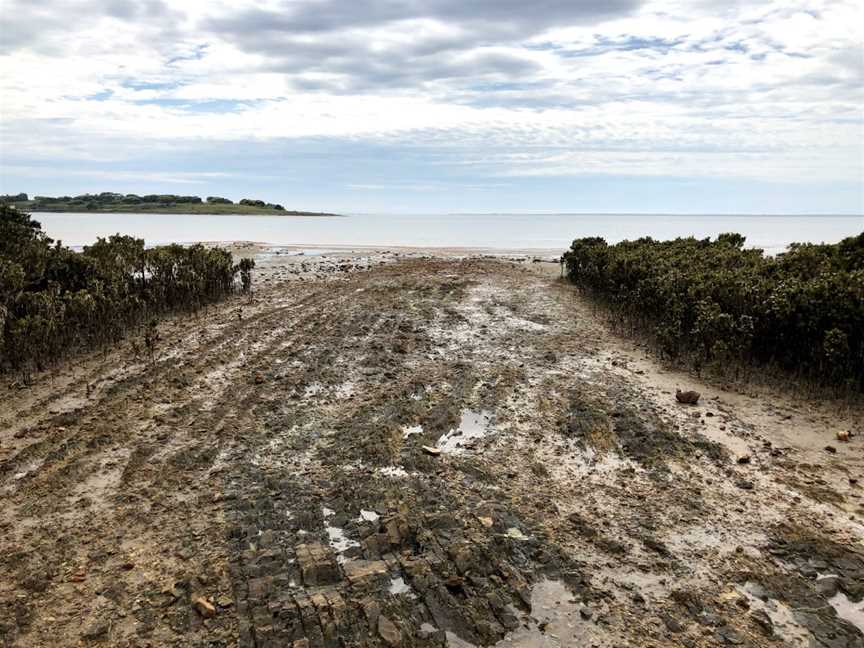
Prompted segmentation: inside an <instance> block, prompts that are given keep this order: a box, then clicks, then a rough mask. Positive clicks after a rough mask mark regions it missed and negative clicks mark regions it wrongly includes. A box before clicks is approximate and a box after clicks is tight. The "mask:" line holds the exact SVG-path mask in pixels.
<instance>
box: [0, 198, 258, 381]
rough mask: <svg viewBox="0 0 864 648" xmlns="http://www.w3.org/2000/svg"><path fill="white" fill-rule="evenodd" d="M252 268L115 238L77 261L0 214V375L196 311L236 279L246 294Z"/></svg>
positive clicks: (37, 231) (20, 218) (225, 256)
mask: <svg viewBox="0 0 864 648" xmlns="http://www.w3.org/2000/svg"><path fill="white" fill-rule="evenodd" d="M254 265H255V263H254V261H253V260H251V259H244V260H241V262H240V263H239V264H237V265H234V264H233V262H232V257H231V253H230V252H228V251H226V250H223V249H220V248H206V247H204V246H203V245H192V246H182V245H166V246H160V247H154V248H147V247H145V245H144V241H143V240H142V239H138V238H134V237H131V236H122V235H119V234H117V235H114V236H110V237H109V238H107V239H102V238H100V239H98V240H97V241H96V242H95V243H94V244H93V245H89V246H86V247H85V248H84V249H83V251H82V252H76V251H74V250H71V249H69V248H67V247H64V246H63V245H62V244H61V243H60V242H59V241H58V242H56V243H55V242H54V241H52V240H51V239H50V238H48V237H47V236H46V235H45V233H44V232H42V228H41V226H40V224H39V223H38V222H36V221H34V220H33V219H32V218H31V217H30V215H29V214H27V213H25V212H23V211H20V210H18V209H16V208H15V207H13V206H10V205H0V372H4V371H10V370H17V369H22V370H25V371H29V370H30V369H32V368H37V369H41V368H44V367H46V366H48V365H50V364H51V363H53V362H55V361H56V360H58V359H60V358H62V357H64V356H68V355H70V354H71V353H73V352H75V351H77V350H81V349H87V348H93V347H98V346H102V345H106V344H111V343H114V342H116V341H118V340H120V339H121V338H123V337H124V336H125V335H126V334H127V333H129V332H130V331H135V330H138V329H140V327H142V326H144V325H145V324H146V325H148V326H149V323H151V322H152V321H153V319H154V318H155V317H158V316H160V315H163V314H166V313H172V312H182V311H197V310H198V309H200V308H202V307H204V306H207V305H208V304H211V303H214V302H217V301H220V300H222V299H224V298H226V297H227V296H229V295H231V294H232V293H234V292H235V290H236V289H237V281H236V279H237V275H238V273H240V275H241V279H242V288H243V290H245V291H247V292H248V291H249V290H251V284H252V274H251V271H252V269H253V268H254ZM151 328H152V327H151ZM148 330H149V329H148Z"/></svg>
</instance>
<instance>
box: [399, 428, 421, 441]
mask: <svg viewBox="0 0 864 648" xmlns="http://www.w3.org/2000/svg"><path fill="white" fill-rule="evenodd" d="M412 434H423V426H422V425H412V426H411V427H404V428H402V438H403V439H407V438H408V437H410V436H411V435H412Z"/></svg>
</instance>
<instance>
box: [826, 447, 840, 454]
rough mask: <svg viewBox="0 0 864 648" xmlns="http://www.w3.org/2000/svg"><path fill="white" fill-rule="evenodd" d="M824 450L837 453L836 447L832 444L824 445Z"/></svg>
mask: <svg viewBox="0 0 864 648" xmlns="http://www.w3.org/2000/svg"><path fill="white" fill-rule="evenodd" d="M825 452H829V453H831V454H837V448H835V447H834V446H830V445H827V446H825Z"/></svg>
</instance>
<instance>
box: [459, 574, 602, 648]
mask: <svg viewBox="0 0 864 648" xmlns="http://www.w3.org/2000/svg"><path fill="white" fill-rule="evenodd" d="M581 607H582V605H581V604H579V603H576V602H575V601H574V600H573V595H572V594H571V593H570V591H569V590H568V589H567V588H566V587H565V586H564V584H563V583H562V582H560V581H553V580H543V581H540V582H539V583H537V584H536V585H534V589H533V590H531V616H530V617H529V618H528V626H527V627H525V626H521V627H519V628H518V629H516V630H513V631H512V632H508V633H507V635H506V636H505V637H504V638H503V639H502V640H501V641H499V642H498V643H496V644H495V645H494V648H565V647H569V646H582V645H591V642H592V640H596V639H597V636H596V630H595V629H594V628H593V627H592V624H591V622H590V621H584V620H583V619H582V617H581V615H580V614H579V610H580V609H581ZM541 625H543V626H544V629H543V630H542V631H541V630H540V626H541ZM447 645H448V646H449V648H477V647H476V646H474V645H473V644H471V643H469V642H467V641H465V640H464V639H460V638H459V637H458V636H457V635H456V634H455V633H453V632H447Z"/></svg>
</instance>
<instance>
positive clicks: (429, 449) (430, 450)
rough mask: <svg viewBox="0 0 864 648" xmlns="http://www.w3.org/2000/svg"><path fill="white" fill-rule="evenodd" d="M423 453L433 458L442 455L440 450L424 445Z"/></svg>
mask: <svg viewBox="0 0 864 648" xmlns="http://www.w3.org/2000/svg"><path fill="white" fill-rule="evenodd" d="M423 452H425V453H426V454H428V455H432V456H433V457H437V456H438V455H440V454H441V449H440V448H433V447H432V446H425V445H424V446H423Z"/></svg>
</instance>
